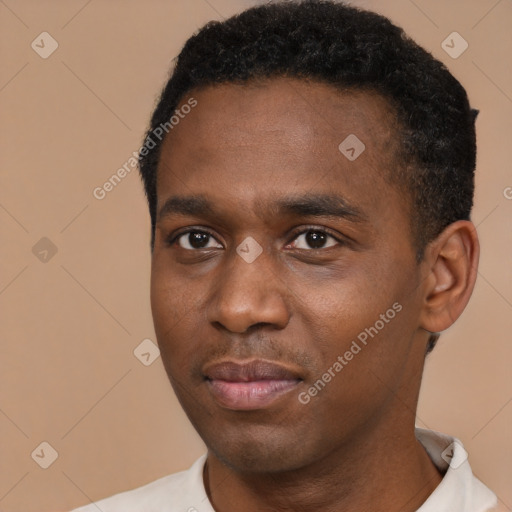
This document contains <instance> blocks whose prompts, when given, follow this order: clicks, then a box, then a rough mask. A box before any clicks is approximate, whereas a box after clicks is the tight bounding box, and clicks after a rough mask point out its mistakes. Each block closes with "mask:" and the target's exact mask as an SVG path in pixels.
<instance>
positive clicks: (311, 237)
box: [294, 229, 339, 249]
mask: <svg viewBox="0 0 512 512" xmlns="http://www.w3.org/2000/svg"><path fill="white" fill-rule="evenodd" d="M295 240H296V242H295V247H294V248H295V249H326V248H328V247H332V246H334V245H336V244H337V243H339V242H338V240H336V239H335V238H334V237H333V236H332V235H329V234H328V233H326V232H325V231H321V230H313V229H309V230H308V231H304V232H302V233H300V234H299V235H298V236H297V237H296V238H295ZM327 242H329V243H328V245H326V243H327Z"/></svg>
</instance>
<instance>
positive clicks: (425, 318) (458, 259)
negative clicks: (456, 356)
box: [420, 220, 480, 333]
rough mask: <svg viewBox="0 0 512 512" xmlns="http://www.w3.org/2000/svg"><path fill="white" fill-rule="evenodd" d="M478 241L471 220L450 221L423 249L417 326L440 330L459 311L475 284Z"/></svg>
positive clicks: (467, 299) (457, 315) (430, 330)
mask: <svg viewBox="0 0 512 512" xmlns="http://www.w3.org/2000/svg"><path fill="white" fill-rule="evenodd" d="M479 256H480V245H479V243H478V236H477V233H476V228H475V226H474V224H473V223H472V222H470V221H468V220H459V221H457V222H454V223H453V224H450V225H449V226H447V227H446V229H445V230H444V231H443V232H442V233H441V234H440V235H439V236H438V237H437V238H436V239H435V240H434V241H433V242H431V243H430V244H429V245H428V247H427V248H426V250H425V259H424V263H425V264H426V265H427V275H426V279H425V281H424V286H423V291H424V302H423V307H422V312H421V316H420V326H421V327H422V328H423V329H425V330H426V331H429V332H433V333H436V332H441V331H444V330H445V329H447V328H448V327H450V326H451V325H452V324H453V323H454V322H455V320H457V318H459V316H460V315H461V313H462V312H463V311H464V308H465V307H466V304H467V303H468V301H469V298H470V297H471V293H472V292H473V288H474V286H475V281H476V276H477V270H478V259H479Z"/></svg>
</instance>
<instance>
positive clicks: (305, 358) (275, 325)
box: [151, 79, 425, 471]
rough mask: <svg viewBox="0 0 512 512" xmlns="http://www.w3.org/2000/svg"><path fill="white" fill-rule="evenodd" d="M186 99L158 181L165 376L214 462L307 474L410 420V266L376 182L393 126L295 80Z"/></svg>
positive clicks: (413, 359) (158, 326)
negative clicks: (352, 445) (376, 432)
mask: <svg viewBox="0 0 512 512" xmlns="http://www.w3.org/2000/svg"><path fill="white" fill-rule="evenodd" d="M189 96H193V97H194V98H195V99H196V100H197V106H195V107H194V108H193V109H192V110H191V112H190V113H188V114H187V115H186V116H184V118H183V119H180V121H179V124H177V125H175V126H174V128H173V129H172V131H171V132H170V134H169V135H168V136H167V138H166V140H165V142H164V145H163V148H162V153H161V160H160V164H159V169H158V186H157V195H158V212H160V210H161V209H162V208H163V207H164V205H165V214H164V215H162V216H160V217H159V218H158V221H157V228H156V233H155V246H154V252H153V259H152V278H151V303H152V311H153V318H154V323H155V330H156V335H157V339H158V343H159V345H160V349H161V354H162V358H163V362H164V365H165V368H166V371H167V373H168V375H169V378H170V380H171V382H172V385H173V387H174V389H175V392H176V394H177V396H178V398H179V400H180V402H181V404H182V406H183V408H184V409H185V411H186V413H187V415H188V416H189V418H190V420H191V421H192V423H193V425H194V426H195V428H196V429H197V431H198V432H199V434H200V435H201V437H202V438H203V440H204V441H205V443H206V444H207V446H208V447H209V449H210V450H211V451H212V452H213V453H214V454H215V455H216V456H217V457H218V458H219V459H221V460H223V461H224V462H225V463H227V464H228V465H230V466H232V467H234V468H237V469H238V470H254V471H261V470H269V471H281V470H289V469H297V468H300V467H304V466H305V465H307V464H310V463H312V462H315V461H318V460H320V459H321V458H322V457H326V456H327V455H328V454H331V453H333V452H334V451H336V450H338V449H339V450H342V449H343V447H344V446H346V444H347V443H349V442H354V441H356V439H357V438H358V436H361V435H363V434H362V433H363V432H365V433H366V434H365V435H368V433H369V432H370V431H371V430H372V429H375V428H379V425H381V426H382V425H384V424H390V423H392V422H393V421H395V422H396V421H398V420H397V418H398V416H399V413H398V412H397V411H398V410H399V408H400V407H401V406H402V404H403V403H404V400H405V402H407V401H408V400H409V399H410V404H412V405H411V407H412V408H414V401H415V398H416V395H417V392H418V386H419V382H420V377H421V375H420V374H421V368H422V364H423V354H424V346H425V345H424V343H420V342H419V340H420V334H419V329H418V316H419V311H420V307H421V301H422V299H421V295H420V293H419V292H418V284H419V283H420V279H421V275H420V269H421V266H418V265H417V264H416V262H415V248H414V247H413V245H412V238H411V234H410V227H409V225H410V222H409V217H410V212H409V208H408V206H407V200H406V198H405V197H404V195H403V194H400V193H399V192H398V190H397V189H395V188H394V187H392V186H390V185H389V184H388V183H387V182H386V181H385V179H384V176H386V175H387V174H388V173H389V172H392V171H393V170H394V169H393V166H394V165H396V164H395V156H394V148H395V147H396V143H397V142H396V141H395V139H394V137H395V132H394V129H393V127H392V122H391V120H392V119H393V113H392V112H391V111H390V109H389V108H388V106H387V104H386V102H385V101H384V100H383V99H382V98H381V97H380V96H378V95H375V94H370V93H365V92H352V93H340V92H338V91H336V90H335V89H333V88H332V87H331V86H329V85H325V84H320V83H315V82H313V83H306V82H304V81H299V80H293V79H273V80H270V81H267V82H266V83H263V84H259V85H254V84H252V85H245V86H241V85H232V84H228V85H218V86H212V87H207V88H204V89H201V90H197V91H193V93H191V94H190V95H189ZM189 96H187V97H186V98H185V99H184V100H183V102H182V103H183V104H184V103H185V102H186V101H187V99H188V98H189ZM187 110H188V109H187ZM351 134H353V135H355V136H356V137H357V138H358V139H359V140H360V141H361V142H362V143H363V144H364V145H365V148H364V151H363V152H362V153H360V154H359V156H358V157H357V158H355V159H353V157H354V156H357V153H358V152H359V151H360V150H361V149H362V146H361V145H357V146H355V143H354V139H353V138H352V139H349V142H350V141H352V142H351V143H350V144H349V143H347V145H346V146H342V149H343V151H344V153H343V152H342V151H341V150H340V149H339V147H338V146H339V145H340V143H342V141H344V140H345V139H346V138H347V137H348V136H349V135H351ZM356 142H357V141H356ZM357 144H359V143H357ZM351 148H354V151H352V150H351ZM347 156H348V157H350V158H347ZM171 198H174V199H177V198H179V199H180V201H178V200H173V201H170V199H171ZM190 198H195V199H196V200H195V201H192V200H189V201H186V199H190ZM206 203H207V205H208V208H205V207H204V205H205V204H206ZM259 251H261V253H259ZM393 305H395V306H394V308H393ZM392 313H393V314H392ZM364 333H365V334H366V339H365V334H364ZM363 340H364V341H363ZM354 342H355V344H354ZM357 347H359V350H358V348H357ZM347 352H350V353H352V357H350V355H346V354H347ZM339 356H341V358H342V359H341V360H340V359H339ZM342 361H343V362H342ZM336 362H338V365H336ZM326 374H327V376H326ZM329 376H330V378H329ZM319 380H320V381H321V382H320V383H319V382H318V381H319ZM315 383H316V387H315ZM315 389H316V393H315V391H314V390H315ZM404 393H405V395H404ZM397 395H400V399H399V400H398V399H397V398H396V397H397ZM404 396H405V398H404ZM400 414H401V413H400ZM413 416H414V412H413V413H412V417H413Z"/></svg>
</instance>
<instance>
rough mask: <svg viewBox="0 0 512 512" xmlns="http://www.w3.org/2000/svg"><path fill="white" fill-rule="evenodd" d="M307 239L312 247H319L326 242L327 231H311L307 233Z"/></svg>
mask: <svg viewBox="0 0 512 512" xmlns="http://www.w3.org/2000/svg"><path fill="white" fill-rule="evenodd" d="M306 241H307V243H308V244H309V245H310V246H311V247H313V248H315V249H319V248H321V247H322V246H323V245H324V243H325V233H319V232H318V231H309V232H308V233H307V234H306Z"/></svg>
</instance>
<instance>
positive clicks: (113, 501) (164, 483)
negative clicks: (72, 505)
mask: <svg viewBox="0 0 512 512" xmlns="http://www.w3.org/2000/svg"><path fill="white" fill-rule="evenodd" d="M205 460H206V454H205V455H202V456H201V457H200V458H199V459H197V460H196V462H194V464H193V465H192V466H191V467H190V469H188V470H186V471H181V472H179V473H174V474H172V475H167V476H164V477H162V478H159V479H158V480H154V481H153V482H150V483H148V484H146V485H143V486H142V487H137V488H136V489H132V490H130V491H126V492H122V493H120V494H115V495H114V496H110V497H109V498H105V499H102V500H100V501H97V502H95V503H91V504H89V505H85V506H84V507H80V508H77V509H74V510H73V511H71V512H98V509H99V510H101V511H102V512H120V511H122V512H136V511H137V512H139V511H144V512H152V511H154V512H174V511H178V510H179V511H180V512H187V511H190V512H203V511H204V512H209V511H210V509H209V508H206V506H209V502H208V499H207V497H206V492H205V490H204V484H203V478H202V472H203V466H204V463H205Z"/></svg>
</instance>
